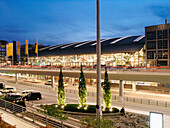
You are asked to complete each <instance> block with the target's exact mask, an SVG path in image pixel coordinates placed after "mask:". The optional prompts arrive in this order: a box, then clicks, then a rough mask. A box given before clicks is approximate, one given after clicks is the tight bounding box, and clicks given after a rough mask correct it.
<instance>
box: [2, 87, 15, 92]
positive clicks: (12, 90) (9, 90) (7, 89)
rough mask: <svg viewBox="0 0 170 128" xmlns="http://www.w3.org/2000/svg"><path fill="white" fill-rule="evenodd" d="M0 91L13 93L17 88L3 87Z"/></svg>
mask: <svg viewBox="0 0 170 128" xmlns="http://www.w3.org/2000/svg"><path fill="white" fill-rule="evenodd" d="M0 92H2V93H12V92H16V88H3V89H0Z"/></svg>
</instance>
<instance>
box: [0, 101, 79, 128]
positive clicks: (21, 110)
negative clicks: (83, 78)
mask: <svg viewBox="0 0 170 128" xmlns="http://www.w3.org/2000/svg"><path fill="white" fill-rule="evenodd" d="M0 108H1V109H4V110H5V111H7V112H9V113H12V114H14V115H16V116H17V117H20V118H24V119H25V120H27V121H32V122H33V123H40V124H45V125H46V126H52V127H53V128H72V127H76V126H75V125H74V122H68V121H63V120H60V119H57V118H54V117H51V116H48V115H45V114H42V113H39V112H37V111H35V110H31V109H29V108H26V107H23V106H20V105H17V104H15V103H12V102H9V101H6V100H3V99H0Z"/></svg>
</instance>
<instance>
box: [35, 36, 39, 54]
mask: <svg viewBox="0 0 170 128" xmlns="http://www.w3.org/2000/svg"><path fill="white" fill-rule="evenodd" d="M35 53H36V54H37V53H38V38H37V41H36V45H35Z"/></svg>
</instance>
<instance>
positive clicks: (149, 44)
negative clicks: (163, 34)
mask: <svg viewBox="0 0 170 128" xmlns="http://www.w3.org/2000/svg"><path fill="white" fill-rule="evenodd" d="M147 49H156V41H148V42H147Z"/></svg>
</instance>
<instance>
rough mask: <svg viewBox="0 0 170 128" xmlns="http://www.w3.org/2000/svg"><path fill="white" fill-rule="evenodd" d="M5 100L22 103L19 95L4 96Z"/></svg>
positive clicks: (21, 97)
mask: <svg viewBox="0 0 170 128" xmlns="http://www.w3.org/2000/svg"><path fill="white" fill-rule="evenodd" d="M5 98H6V99H8V100H9V101H11V102H14V103H15V102H20V101H23V96H22V95H21V94H20V93H9V94H6V95H5Z"/></svg>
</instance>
